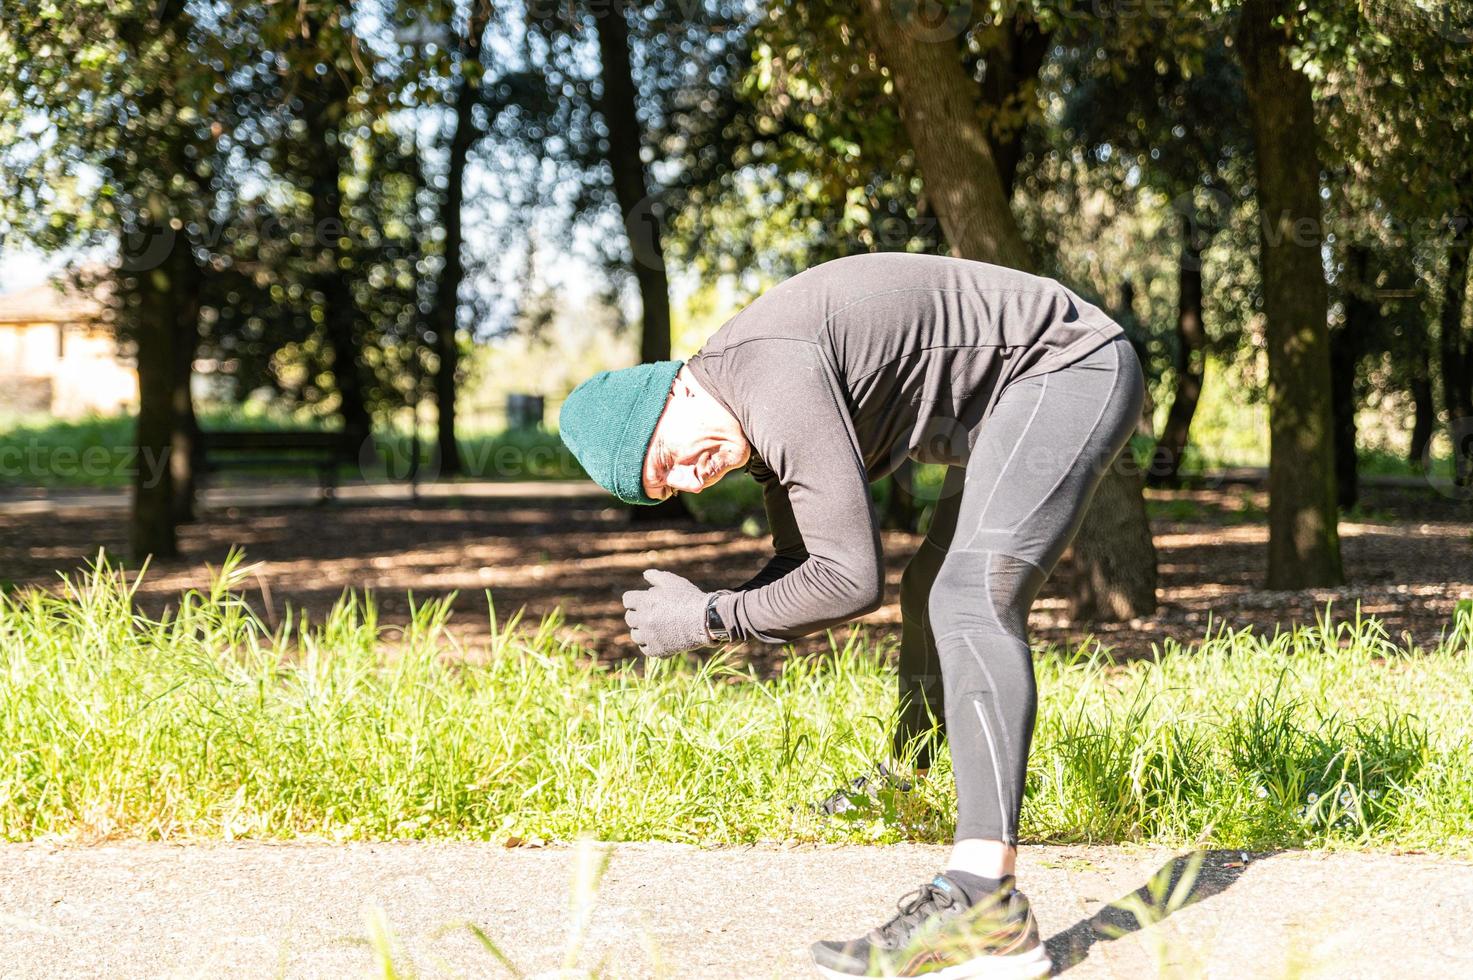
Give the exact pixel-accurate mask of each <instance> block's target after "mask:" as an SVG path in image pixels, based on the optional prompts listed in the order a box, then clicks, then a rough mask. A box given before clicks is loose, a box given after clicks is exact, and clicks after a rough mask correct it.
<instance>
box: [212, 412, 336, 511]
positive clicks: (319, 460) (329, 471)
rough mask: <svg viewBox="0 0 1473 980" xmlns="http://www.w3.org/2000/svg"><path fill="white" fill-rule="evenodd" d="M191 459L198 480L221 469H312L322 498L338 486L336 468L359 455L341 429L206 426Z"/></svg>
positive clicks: (326, 497) (330, 497)
mask: <svg viewBox="0 0 1473 980" xmlns="http://www.w3.org/2000/svg"><path fill="white" fill-rule="evenodd" d="M194 462H195V474H196V476H197V478H199V479H200V481H201V482H203V478H204V477H206V476H208V475H209V474H211V473H218V472H220V471H221V470H238V469H256V468H272V469H314V470H316V471H317V480H318V484H319V485H320V487H321V490H322V499H323V500H331V499H332V496H333V491H335V490H336V489H337V485H338V468H339V467H341V466H343V465H351V464H356V463H357V462H358V457H357V454H356V453H354V452H353V451H352V450H351V449H350V448H349V447H348V445H347V444H346V442H345V441H344V440H343V434H342V433H341V432H321V431H308V430H300V429H296V430H284V431H283V430H276V431H272V430H265V429H209V430H204V431H201V432H200V433H199V436H198V438H197V439H196V440H195V461H194Z"/></svg>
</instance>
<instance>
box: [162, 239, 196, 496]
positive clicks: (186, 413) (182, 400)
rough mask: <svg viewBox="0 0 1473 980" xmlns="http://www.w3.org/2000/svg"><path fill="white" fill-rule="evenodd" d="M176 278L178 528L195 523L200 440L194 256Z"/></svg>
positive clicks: (173, 387)
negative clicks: (196, 401)
mask: <svg viewBox="0 0 1473 980" xmlns="http://www.w3.org/2000/svg"><path fill="white" fill-rule="evenodd" d="M185 253H186V254H185V256H184V258H185V260H187V261H186V262H181V263H180V267H179V274H178V275H177V276H176V288H178V289H179V290H181V292H180V293H179V294H178V295H177V296H176V298H175V302H176V304H177V309H176V311H175V313H176V316H177V320H176V322H175V338H176V339H175V343H174V371H173V376H172V381H171V384H170V388H169V393H170V397H171V398H172V401H173V409H174V418H175V426H174V437H173V439H172V440H171V443H172V445H173V448H174V451H173V453H172V455H170V457H169V469H170V472H171V473H172V475H173V495H174V519H175V520H176V521H177V522H178V523H180V524H188V523H191V522H192V521H193V520H194V519H195V516H196V515H195V489H196V488H195V462H196V461H197V460H198V458H199V457H198V454H197V452H196V445H197V443H198V440H199V419H198V418H197V417H196V416H195V414H194V393H193V391H192V390H191V389H190V381H191V380H192V379H193V377H194V355H195V353H196V352H197V351H198V350H199V311H200V293H201V290H202V287H203V285H204V283H203V277H202V276H201V275H200V270H199V267H198V266H197V265H196V264H195V262H194V258H193V256H191V255H189V254H188V249H187V248H186V249H185Z"/></svg>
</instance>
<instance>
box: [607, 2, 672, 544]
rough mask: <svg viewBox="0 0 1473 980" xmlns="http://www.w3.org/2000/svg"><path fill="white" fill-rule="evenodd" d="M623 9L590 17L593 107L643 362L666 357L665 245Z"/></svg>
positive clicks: (662, 512)
mask: <svg viewBox="0 0 1473 980" xmlns="http://www.w3.org/2000/svg"><path fill="white" fill-rule="evenodd" d="M625 10H626V8H625V6H623V5H615V6H612V7H610V8H609V9H608V10H607V11H604V12H603V15H602V16H596V17H594V23H595V24H596V25H597V29H598V50H599V57H600V59H601V62H602V65H603V75H602V81H603V93H602V95H601V96H600V98H599V100H598V109H599V113H600V115H602V116H603V120H604V126H605V128H607V129H608V131H609V157H608V159H609V170H610V172H611V173H612V174H613V177H614V198H615V200H617V201H618V203H619V210H620V211H621V212H622V213H623V215H624V233H625V235H627V236H628V239H629V251H630V253H631V255H632V258H633V269H634V279H635V282H636V283H638V285H639V300H640V306H641V308H642V318H643V322H642V323H641V325H640V333H639V359H640V360H641V361H643V362H645V363H649V362H651V361H667V360H669V359H670V278H669V275H668V274H667V273H666V270H665V244H664V237H663V232H662V230H661V228H660V220H661V217H660V214H659V211H658V209H657V207H656V205H655V201H654V200H653V198H651V197H650V191H649V177H648V175H647V174H646V173H645V169H644V161H643V160H642V159H640V155H639V151H640V146H641V144H642V143H643V141H644V129H643V127H641V126H640V123H639V115H638V113H637V111H636V107H637V104H638V100H639V91H638V89H637V88H636V87H635V84H634V70H633V68H632V67H631V66H630V63H629V22H628V21H627V20H625V17H626V16H627V14H626V13H625ZM630 516H631V518H633V519H634V520H635V521H637V522H645V521H665V520H690V519H691V516H692V515H691V512H690V508H689V507H687V506H686V503H685V498H684V497H683V496H681V495H679V494H677V495H675V496H673V497H671V498H670V499H669V500H666V501H663V502H661V503H660V504H657V505H656V506H654V507H635V508H634V509H633V510H632V511H631V513H630Z"/></svg>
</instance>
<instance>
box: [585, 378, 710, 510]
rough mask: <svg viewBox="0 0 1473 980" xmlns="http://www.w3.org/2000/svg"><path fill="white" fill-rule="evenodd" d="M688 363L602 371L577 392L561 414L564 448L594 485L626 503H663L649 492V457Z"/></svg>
mask: <svg viewBox="0 0 1473 980" xmlns="http://www.w3.org/2000/svg"><path fill="white" fill-rule="evenodd" d="M682 363H684V362H682V361H656V362H654V363H653V364H637V365H635V366H634V367H631V368H622V369H620V370H618V371H602V372H600V373H598V374H595V375H594V376H593V377H591V378H589V379H588V380H587V381H585V382H583V383H582V384H581V385H579V386H578V387H576V388H574V389H573V392H572V394H570V395H568V398H567V401H565V402H563V409H562V411H561V412H559V413H558V423H557V424H558V434H559V435H561V436H562V438H563V444H564V445H566V446H567V447H568V448H569V449H570V450H572V451H573V455H574V456H576V457H578V462H579V463H581V464H582V465H583V469H584V470H586V471H587V472H588V475H589V476H591V477H593V479H594V482H596V483H597V484H598V485H599V486H601V487H603V488H604V489H605V490H607V491H608V492H609V493H611V494H613V495H614V496H616V497H618V498H619V499H620V500H622V501H624V502H625V503H626V504H657V503H659V501H658V500H654V499H652V498H651V497H650V496H649V495H647V494H646V493H645V492H644V479H643V477H644V454H645V452H646V451H647V450H648V449H649V447H650V437H651V436H653V435H654V434H655V423H656V422H659V421H660V413H661V412H663V411H665V401H666V397H667V396H668V395H669V394H670V387H671V385H673V384H674V383H675V375H676V373H677V372H679V371H680V365H681V364H682Z"/></svg>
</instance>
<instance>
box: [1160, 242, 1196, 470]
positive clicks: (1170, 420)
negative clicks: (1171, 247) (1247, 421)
mask: <svg viewBox="0 0 1473 980" xmlns="http://www.w3.org/2000/svg"><path fill="white" fill-rule="evenodd" d="M1192 224H1193V223H1192V220H1191V218H1190V217H1188V216H1186V215H1183V216H1182V221H1181V251H1180V252H1179V253H1178V258H1177V264H1176V354H1175V363H1174V367H1175V368H1176V384H1175V389H1174V390H1173V392H1172V395H1171V408H1169V409H1167V412H1166V424H1165V425H1164V426H1162V429H1161V438H1160V439H1158V440H1157V441H1156V451H1155V454H1154V456H1153V457H1152V459H1151V472H1150V480H1151V482H1152V483H1153V484H1157V485H1160V486H1169V485H1173V484H1175V483H1176V482H1177V480H1178V479H1179V478H1180V476H1181V464H1182V459H1183V457H1185V456H1186V452H1187V440H1188V439H1189V438H1190V436H1191V433H1192V418H1193V416H1195V415H1196V414H1197V403H1198V402H1200V401H1201V400H1202V378H1203V376H1204V374H1205V372H1206V369H1207V327H1206V321H1205V320H1204V319H1203V313H1202V243H1201V242H1200V241H1198V240H1197V237H1196V234H1195V232H1194V229H1193V227H1192Z"/></svg>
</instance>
